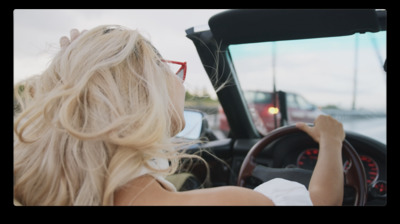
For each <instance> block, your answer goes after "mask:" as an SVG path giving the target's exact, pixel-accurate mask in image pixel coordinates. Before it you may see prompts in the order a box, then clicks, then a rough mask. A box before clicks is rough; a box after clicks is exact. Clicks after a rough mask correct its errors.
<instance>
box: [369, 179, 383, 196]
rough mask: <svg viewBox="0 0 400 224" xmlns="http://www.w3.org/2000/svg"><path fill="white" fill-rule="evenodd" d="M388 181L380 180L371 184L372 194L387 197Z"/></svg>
mask: <svg viewBox="0 0 400 224" xmlns="http://www.w3.org/2000/svg"><path fill="white" fill-rule="evenodd" d="M386 191H387V185H386V181H383V180H378V181H376V182H375V183H374V184H373V185H372V186H371V194H372V195H373V196H375V197H386Z"/></svg>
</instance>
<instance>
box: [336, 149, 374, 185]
mask: <svg viewBox="0 0 400 224" xmlns="http://www.w3.org/2000/svg"><path fill="white" fill-rule="evenodd" d="M360 159H361V162H362V163H363V165H364V170H365V174H366V177H367V184H368V185H369V184H373V183H374V182H375V181H376V180H377V179H378V176H379V167H378V164H377V163H376V162H375V160H374V159H372V158H371V157H369V156H366V155H360ZM350 166H351V165H350V164H349V161H348V160H347V161H345V163H344V166H343V169H345V170H346V169H349V167H350Z"/></svg>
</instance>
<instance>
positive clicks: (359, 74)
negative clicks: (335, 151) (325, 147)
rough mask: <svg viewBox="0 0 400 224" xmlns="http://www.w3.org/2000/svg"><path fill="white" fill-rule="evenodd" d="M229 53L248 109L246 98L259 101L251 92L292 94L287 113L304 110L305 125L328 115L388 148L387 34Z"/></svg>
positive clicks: (253, 46) (234, 48) (237, 48)
mask: <svg viewBox="0 0 400 224" xmlns="http://www.w3.org/2000/svg"><path fill="white" fill-rule="evenodd" d="M228 50H229V53H230V55H231V57H232V63H233V64H234V68H235V75H236V76H237V78H238V80H239V82H240V86H241V88H242V92H243V93H244V95H245V96H247V95H249V92H253V93H251V94H253V95H252V97H245V99H246V100H247V101H248V102H247V103H250V99H249V98H252V100H253V102H256V101H257V102H259V101H258V100H260V101H261V98H258V97H259V95H257V94H254V92H255V91H257V92H259V93H260V92H265V93H267V92H269V93H272V92H273V90H274V89H276V90H277V91H284V92H287V93H288V92H290V93H293V94H287V99H286V100H287V107H288V109H290V107H292V108H296V107H300V108H301V109H303V110H307V111H306V112H305V114H302V116H303V115H304V116H303V118H304V119H309V120H306V122H309V121H310V120H312V119H313V118H315V117H316V116H318V114H320V113H325V114H330V115H332V116H334V117H335V118H337V119H338V120H339V121H341V122H342V123H343V124H344V127H345V129H347V130H351V131H356V132H359V133H361V134H366V135H369V136H370V137H373V138H377V139H378V140H379V141H382V142H384V143H386V102H387V100H386V72H385V71H384V69H383V64H384V61H385V59H386V31H382V32H378V33H369V32H367V33H365V34H355V35H349V36H341V37H329V38H316V39H304V40H286V41H280V42H279V41H277V42H265V43H263V42H259V43H250V44H235V45H230V46H229V47H228ZM274 80H275V82H274ZM296 98H297V99H296ZM313 105H315V106H313ZM256 109H257V110H258V112H259V114H258V115H260V117H261V119H262V120H263V121H264V122H273V120H271V119H270V117H268V116H271V114H268V113H263V114H262V113H261V111H262V110H263V109H264V108H261V107H259V108H256ZM319 112H320V113H319ZM290 113H292V112H290V111H289V112H288V116H290ZM293 113H294V112H293ZM296 115H297V116H300V114H296ZM275 117H276V118H279V117H280V116H275ZM353 118H357V119H353ZM299 119H300V118H299ZM294 121H295V120H293V122H294ZM296 121H298V120H296ZM357 122H359V123H357ZM375 122H376V123H378V124H380V126H379V127H376V126H375V127H374V128H372V129H374V130H377V131H376V132H374V133H372V131H366V130H367V129H368V128H365V127H366V126H368V125H369V124H372V123H375ZM278 123H279V122H278ZM264 124H265V127H267V126H268V124H267V123H264ZM268 131H270V130H268Z"/></svg>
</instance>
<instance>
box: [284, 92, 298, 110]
mask: <svg viewBox="0 0 400 224" xmlns="http://www.w3.org/2000/svg"><path fill="white" fill-rule="evenodd" d="M286 105H287V106H288V107H290V108H297V107H298V105H297V101H296V99H295V97H294V95H293V94H290V93H288V94H287V95H286Z"/></svg>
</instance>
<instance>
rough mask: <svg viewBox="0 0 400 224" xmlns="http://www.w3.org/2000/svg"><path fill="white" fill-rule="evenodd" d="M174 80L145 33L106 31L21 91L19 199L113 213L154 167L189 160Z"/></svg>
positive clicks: (74, 46)
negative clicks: (108, 208) (130, 186)
mask: <svg viewBox="0 0 400 224" xmlns="http://www.w3.org/2000/svg"><path fill="white" fill-rule="evenodd" d="M171 73H172V71H171V70H170V69H169V68H168V67H167V66H166V65H165V63H163V62H162V58H161V56H160V55H159V54H158V52H157V51H156V50H155V48H154V47H153V46H152V45H151V44H150V42H149V41H148V40H146V39H145V38H144V37H143V36H142V35H141V34H140V33H139V32H138V31H136V30H129V29H127V28H124V27H120V26H99V27H96V28H94V29H92V30H89V31H87V32H85V33H84V34H82V35H81V36H79V37H78V39H76V40H74V41H73V42H72V43H71V44H70V45H69V46H68V47H67V48H66V49H62V50H61V51H60V52H59V53H58V54H57V55H56V56H55V57H54V59H53V60H52V63H51V64H50V65H49V67H48V68H47V69H46V70H45V71H44V72H43V73H42V74H41V75H40V76H36V77H33V78H30V79H27V80H25V81H23V82H21V83H18V84H16V85H15V86H14V96H15V98H17V99H18V102H19V104H20V106H21V111H20V113H18V114H16V116H15V118H14V197H15V199H17V200H18V201H19V202H21V203H22V204H23V205H112V204H113V195H114V192H115V191H116V190H117V189H118V188H120V187H121V186H123V185H124V184H126V183H127V182H129V181H131V180H132V179H133V178H135V177H137V175H138V172H139V170H140V168H141V167H143V166H145V167H147V168H148V169H152V170H154V168H152V167H149V166H148V164H147V162H146V161H148V160H149V159H151V158H155V157H158V158H166V159H168V161H169V163H170V166H169V168H168V169H165V170H157V172H159V173H161V174H163V175H169V174H172V173H174V172H175V171H176V170H177V169H178V167H179V163H180V159H181V158H184V157H190V155H187V154H185V153H184V152H183V151H181V150H178V149H181V147H180V145H178V146H177V144H178V143H177V142H176V141H172V139H171V137H172V136H174V135H175V134H177V133H178V132H179V131H180V130H182V128H183V125H184V121H182V120H180V116H179V113H182V112H179V111H176V110H175V109H174V106H173V103H172V102H171V95H170V94H171V91H173V90H172V88H173V80H172V78H171V77H173V76H171V75H169V74H171Z"/></svg>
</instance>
